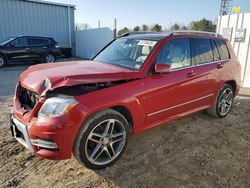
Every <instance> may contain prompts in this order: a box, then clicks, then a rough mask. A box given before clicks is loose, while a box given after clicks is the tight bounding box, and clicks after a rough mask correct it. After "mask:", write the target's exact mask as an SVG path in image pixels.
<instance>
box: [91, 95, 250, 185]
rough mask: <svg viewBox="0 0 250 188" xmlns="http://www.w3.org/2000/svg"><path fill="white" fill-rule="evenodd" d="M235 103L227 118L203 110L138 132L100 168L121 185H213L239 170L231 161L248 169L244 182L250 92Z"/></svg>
mask: <svg viewBox="0 0 250 188" xmlns="http://www.w3.org/2000/svg"><path fill="white" fill-rule="evenodd" d="M235 103H238V104H239V105H238V106H235V107H234V108H233V109H232V111H231V113H230V114H229V115H228V116H227V117H226V118H224V119H215V118H212V117H210V116H208V115H207V114H206V113H204V112H199V113H196V114H194V115H191V116H188V117H185V118H183V119H180V120H177V121H175V122H172V123H169V124H167V125H162V126H159V127H156V128H153V129H151V130H149V131H146V132H145V133H142V134H140V135H132V136H131V138H130V140H129V144H128V147H127V149H126V151H125V152H124V154H123V156H122V157H121V158H120V159H119V160H118V161H117V162H116V163H115V164H114V165H113V166H111V167H108V168H106V169H104V170H96V171H95V173H96V174H97V175H98V176H101V177H102V178H103V179H105V180H108V181H110V182H113V183H114V184H115V185H116V186H118V187H176V186H187V185H191V186H192V185H193V186H194V185H195V186H197V187H200V186H204V185H207V186H212V187H213V186H221V185H222V184H221V183H222V182H228V177H230V175H232V176H233V168H230V167H229V166H228V165H225V164H231V165H238V167H239V168H240V167H245V168H246V169H247V170H246V171H245V172H240V173H241V174H240V176H238V177H239V179H238V183H239V182H240V181H241V182H244V181H245V178H248V176H249V174H248V173H247V171H248V172H249V171H250V166H249V165H248V166H245V164H246V163H247V161H248V159H249V158H248V154H247V153H248V152H246V151H249V149H250V139H249V135H250V116H249V114H250V95H248V96H247V97H237V98H236V100H235ZM232 152H233V154H232ZM232 155H233V157H232ZM236 158H237V161H235V160H234V159H236ZM228 171H232V172H230V173H229V174H230V175H229V174H228ZM218 177H220V178H221V179H220V181H219V179H218ZM235 183H236V184H235V185H237V181H236V182H235ZM225 185H227V184H225ZM238 185H240V183H239V184H238Z"/></svg>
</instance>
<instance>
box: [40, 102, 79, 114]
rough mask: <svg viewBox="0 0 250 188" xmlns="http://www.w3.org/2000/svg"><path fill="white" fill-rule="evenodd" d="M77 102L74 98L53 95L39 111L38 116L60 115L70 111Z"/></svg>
mask: <svg viewBox="0 0 250 188" xmlns="http://www.w3.org/2000/svg"><path fill="white" fill-rule="evenodd" d="M76 104H78V102H77V101H76V100H75V99H72V98H60V97H51V98H49V99H47V100H46V101H45V102H44V104H43V106H42V107H41V109H40V111H39V112H38V118H47V117H49V116H60V115H62V114H65V113H67V112H69V111H70V110H71V109H72V108H73V107H74V106H75V105H76Z"/></svg>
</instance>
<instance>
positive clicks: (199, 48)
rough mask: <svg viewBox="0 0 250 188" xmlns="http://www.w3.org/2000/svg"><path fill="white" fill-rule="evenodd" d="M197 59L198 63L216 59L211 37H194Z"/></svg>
mask: <svg viewBox="0 0 250 188" xmlns="http://www.w3.org/2000/svg"><path fill="white" fill-rule="evenodd" d="M193 41H194V48H195V56H194V58H195V61H196V63H197V64H203V63H209V62H212V61H213V60H214V58H213V50H212V45H211V42H210V39H194V40H193Z"/></svg>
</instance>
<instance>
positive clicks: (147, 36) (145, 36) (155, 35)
mask: <svg viewBox="0 0 250 188" xmlns="http://www.w3.org/2000/svg"><path fill="white" fill-rule="evenodd" d="M172 35H190V36H191V35H199V36H210V37H220V38H222V36H221V35H220V34H217V33H211V32H204V31H192V30H184V31H182V30H179V31H170V32H166V33H159V32H130V33H125V34H124V35H122V36H121V37H122V38H131V39H141V40H157V41H159V40H161V39H163V38H164V37H167V36H172Z"/></svg>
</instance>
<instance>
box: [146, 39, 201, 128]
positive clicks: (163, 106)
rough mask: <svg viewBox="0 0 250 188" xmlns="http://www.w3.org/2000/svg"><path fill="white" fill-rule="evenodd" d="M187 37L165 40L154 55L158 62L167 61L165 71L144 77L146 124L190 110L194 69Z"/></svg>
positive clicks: (195, 72) (194, 86)
mask: <svg viewBox="0 0 250 188" xmlns="http://www.w3.org/2000/svg"><path fill="white" fill-rule="evenodd" d="M191 57H192V55H191V50H190V40H189V39H188V38H176V39H171V40H170V41H167V42H166V44H165V45H164V47H163V48H162V50H161V51H160V53H159V54H158V56H157V60H156V62H157V63H160V64H164V63H165V64H170V65H171V72H170V73H168V74H154V73H153V74H152V75H151V76H149V77H147V78H146V91H147V93H146V124H147V126H153V125H155V124H160V123H162V122H165V121H167V120H170V119H171V118H175V117H177V116H183V115H185V114H186V113H188V112H190V111H192V110H193V108H192V105H193V103H194V102H195V98H194V91H195V88H196V86H197V81H196V80H197V75H196V74H197V71H196V67H195V66H193V64H192V58H191Z"/></svg>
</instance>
